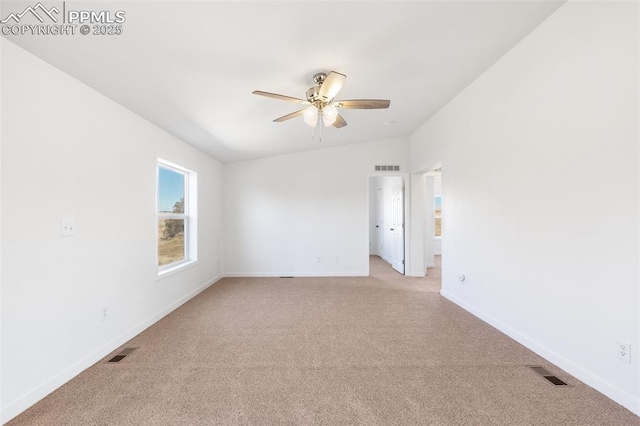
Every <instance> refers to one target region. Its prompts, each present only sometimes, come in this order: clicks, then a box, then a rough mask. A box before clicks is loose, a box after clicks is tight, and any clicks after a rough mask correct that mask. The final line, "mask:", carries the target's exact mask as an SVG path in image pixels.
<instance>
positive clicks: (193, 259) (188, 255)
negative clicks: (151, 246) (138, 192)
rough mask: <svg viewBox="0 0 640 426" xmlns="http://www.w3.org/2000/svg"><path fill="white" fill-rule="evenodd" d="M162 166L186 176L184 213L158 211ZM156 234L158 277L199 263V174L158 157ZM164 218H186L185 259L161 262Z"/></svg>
mask: <svg viewBox="0 0 640 426" xmlns="http://www.w3.org/2000/svg"><path fill="white" fill-rule="evenodd" d="M160 168H164V169H168V170H171V171H172V172H175V173H180V174H181V175H183V176H184V213H170V212H159V211H158V194H159V191H160ZM155 212H156V214H155V216H156V220H155V229H156V232H155V235H156V248H155V253H156V255H155V260H156V267H157V271H158V277H159V278H163V277H165V276H169V275H173V274H174V273H176V272H179V271H181V270H183V269H186V268H188V267H191V266H194V265H195V264H197V260H198V259H197V216H196V212H197V174H196V173H195V172H193V171H191V170H188V169H186V168H184V167H182V166H179V165H177V164H174V163H171V162H169V161H166V160H163V159H160V158H158V159H157V162H156V203H155ZM162 219H182V220H184V259H182V260H179V261H176V262H172V263H168V264H166V265H162V266H160V265H158V264H159V243H160V241H159V236H158V222H159V221H160V220H162Z"/></svg>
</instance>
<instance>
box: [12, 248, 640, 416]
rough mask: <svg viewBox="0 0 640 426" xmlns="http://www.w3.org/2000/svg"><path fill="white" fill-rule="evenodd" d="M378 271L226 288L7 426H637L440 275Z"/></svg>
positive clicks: (376, 262) (212, 291)
mask: <svg viewBox="0 0 640 426" xmlns="http://www.w3.org/2000/svg"><path fill="white" fill-rule="evenodd" d="M385 265H386V266H388V264H386V263H385V262H383V261H382V260H381V259H379V258H371V276H370V277H363V278H292V279H281V278H226V279H223V280H221V281H219V282H218V283H217V284H215V285H213V286H212V287H210V288H209V289H208V290H206V291H205V292H203V293H202V294H201V295H199V296H198V297H196V298H194V299H193V300H191V301H190V302H188V303H186V304H185V305H184V306H182V307H181V308H179V309H178V310H176V311H175V312H173V313H172V314H170V315H169V316H167V317H166V318H164V319H163V320H161V321H160V322H158V323H157V324H155V325H154V326H152V327H151V328H149V329H148V330H146V331H145V332H143V333H142V334H140V335H139V336H137V337H136V338H134V339H133V340H131V341H130V342H129V343H128V344H126V345H125V347H137V348H138V349H137V350H135V351H134V352H133V353H132V354H131V355H129V356H128V357H127V358H125V359H124V360H123V361H122V362H120V363H118V364H107V363H106V362H105V361H106V359H105V360H103V361H102V362H100V363H98V364H96V365H94V366H93V367H91V368H90V369H88V370H87V371H85V372H83V373H82V374H80V375H79V376H78V377H76V378H75V379H74V380H72V381H71V382H69V383H68V384H66V385H65V386H63V387H62V388H61V389H59V390H58V391H56V392H54V393H53V394H51V395H49V396H48V397H46V398H45V399H44V400H43V401H41V402H40V403H38V404H37V405H36V406H34V407H32V408H31V409H30V410H28V411H26V412H25V413H23V414H22V415H21V416H19V417H17V418H16V419H14V421H12V422H10V423H9V424H10V425H36V424H37V425H44V424H47V425H87V424H105V425H182V424H218V425H222V424H327V425H329V424H367V425H372V424H433V425H470V424H475V425H478V424H479V425H525V424H531V425H558V424H563V425H603V424H628V425H631V424H638V418H637V417H636V416H634V415H633V414H631V413H630V412H629V411H627V410H626V409H624V408H622V407H621V406H619V405H617V404H616V403H614V402H612V401H611V400H609V399H608V398H606V397H604V396H602V395H601V394H599V393H598V392H596V391H595V390H592V389H591V388H589V387H587V386H585V385H584V384H582V383H580V382H579V381H577V380H576V379H574V378H572V377H570V376H567V375H566V374H564V373H563V372H562V371H560V370H559V369H558V368H556V367H554V366H552V365H549V364H548V363H546V362H545V361H544V360H542V359H541V358H540V357H538V356H536V355H535V354H533V353H532V352H531V351H529V350H527V349H526V348H524V347H522V346H521V345H519V344H518V343H516V342H514V341H513V340H511V339H510V338H508V337H506V336H505V335H503V334H502V333H500V332H498V331H497V330H495V329H493V328H492V327H490V326H488V325H487V324H485V323H484V322H482V321H481V320H479V319H477V318H475V317H474V316H472V315H471V314H469V313H467V312H465V311H464V310H462V309H460V308H458V307H457V306H456V305H454V304H452V303H450V302H448V301H447V300H445V299H444V298H442V297H441V296H440V295H439V294H438V290H439V286H440V282H439V273H440V271H439V267H437V268H433V269H430V270H429V272H430V274H429V277H427V278H408V277H404V276H402V275H399V274H398V273H397V272H395V271H393V270H391V271H389V270H390V266H389V268H387V267H386V266H385ZM43 356H46V354H43ZM110 357H111V356H109V357H107V358H110ZM531 364H535V365H544V366H546V367H547V368H548V369H549V370H551V371H552V372H553V373H555V374H557V375H558V376H560V377H561V378H562V379H564V380H565V381H567V382H568V383H569V384H570V386H553V385H552V384H550V383H548V382H547V381H546V380H544V379H543V378H541V377H540V376H537V375H536V374H535V373H533V372H532V371H531V370H530V369H528V368H527V367H525V365H531Z"/></svg>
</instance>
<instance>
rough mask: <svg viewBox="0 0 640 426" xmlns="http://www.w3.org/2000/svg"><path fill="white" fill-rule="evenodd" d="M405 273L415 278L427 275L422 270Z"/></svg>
mask: <svg viewBox="0 0 640 426" xmlns="http://www.w3.org/2000/svg"><path fill="white" fill-rule="evenodd" d="M405 275H406V276H407V277H416V278H424V277H426V276H427V274H425V273H424V272H406V273H405Z"/></svg>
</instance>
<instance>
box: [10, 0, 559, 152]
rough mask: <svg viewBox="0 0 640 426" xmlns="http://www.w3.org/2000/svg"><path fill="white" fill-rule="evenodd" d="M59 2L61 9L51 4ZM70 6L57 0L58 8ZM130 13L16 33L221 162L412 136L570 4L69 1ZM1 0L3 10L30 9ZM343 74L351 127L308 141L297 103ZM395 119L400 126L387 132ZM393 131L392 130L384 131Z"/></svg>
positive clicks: (64, 67) (52, 60)
mask: <svg viewBox="0 0 640 426" xmlns="http://www.w3.org/2000/svg"><path fill="white" fill-rule="evenodd" d="M43 3H45V4H48V5H49V4H56V2H43ZM58 3H61V2H58ZM70 4H72V5H73V7H74V8H75V9H78V10H80V9H86V10H111V11H116V10H124V11H125V12H126V22H125V23H124V24H123V30H124V31H123V34H122V35H111V36H108V35H92V34H90V35H86V36H83V35H79V34H77V35H74V36H42V35H40V36H29V35H19V36H9V37H8V38H9V39H10V40H12V41H13V42H15V43H17V44H18V45H20V46H22V47H23V48H25V49H27V50H29V51H31V52H32V53H34V54H35V55H37V56H39V57H41V58H42V59H44V60H46V61H47V62H49V63H51V64H53V65H54V66H56V67H58V68H60V69H61V70H63V71H64V72H66V73H68V74H70V75H71V76H73V77H75V78H76V79H78V80H80V81H82V82H84V83H85V84H87V85H88V86H90V87H92V88H94V89H95V90H97V91H99V92H101V93H103V94H104V95H106V96H107V97H109V98H111V99H113V100H114V101H116V102H118V103H120V104H122V105H124V106H125V107H127V108H129V109H131V110H132V111H134V112H136V113H137V114H139V115H140V116H142V117H144V118H146V119H148V120H149V121H151V122H153V123H155V124H157V125H158V126H160V127H161V128H164V129H166V130H167V131H169V132H170V133H172V134H174V135H176V136H177V137H179V138H181V139H182V140H184V141H186V142H188V143H190V144H192V145H194V146H195V147H197V148H199V149H201V150H202V151H204V152H206V153H208V154H210V155H212V156H213V157H215V158H217V159H218V160H220V161H222V162H233V161H241V160H246V159H252V158H260V157H265V156H271V155H277V154H282V153H287V152H295V151H302V150H311V149H318V148H321V147H328V146H335V145H341V144H349V143H356V142H362V141H367V140H375V139H381V138H385V137H392V136H400V135H408V134H410V133H411V132H412V131H414V130H415V129H416V128H417V127H419V126H420V125H421V124H422V123H424V122H425V121H426V120H427V119H428V118H429V117H431V116H432V115H433V114H435V113H436V112H437V111H438V110H439V109H440V108H441V107H442V106H444V105H445V104H446V103H447V102H448V101H450V100H451V99H452V98H453V97H455V95H456V94H458V93H459V92H460V91H461V90H463V89H464V88H465V87H466V86H467V85H469V84H470V83H471V82H472V81H473V80H474V79H475V78H477V77H478V76H479V75H481V74H482V73H483V72H484V71H485V70H486V69H487V68H489V67H490V66H491V65H492V64H493V63H495V61H497V60H498V59H499V58H500V57H501V56H502V55H504V54H505V53H506V52H507V51H508V50H509V49H511V48H512V47H513V46H514V45H515V44H517V43H518V42H519V41H520V40H522V38H524V37H525V36H526V35H527V34H528V33H529V32H531V31H532V30H533V29H534V28H535V27H536V26H538V25H539V24H540V23H541V22H542V21H544V20H545V19H546V18H547V17H548V16H549V15H550V14H552V13H553V12H554V11H555V10H556V9H557V8H558V7H559V6H560V5H561V4H562V2H561V1H469V2H464V1H425V2H419V1H413V2H400V1H387V2H365V1H357V2H341V1H322V2H314V1H309V2H275V1H274V2H271V1H260V2H188V1H173V2H166V1H165V2H127V1H117V2H73V3H70V2H67V5H70ZM24 5H25V3H22V2H21V3H19V4H18V5H15V4H12V3H10V2H5V4H4V5H3V6H2V14H3V15H6V13H5V12H7V11H10V10H11V9H16V10H17V9H24ZM331 70H335V71H338V72H341V73H343V74H346V75H347V77H348V78H347V80H346V83H345V84H344V87H343V89H342V91H341V92H340V94H339V95H338V98H340V99H359V98H382V99H390V100H391V107H390V108H389V109H386V110H346V111H343V112H342V115H343V116H344V118H345V119H346V121H347V123H348V126H346V127H344V128H342V129H335V128H333V127H331V128H326V129H323V140H322V143H320V142H319V141H318V139H317V138H316V139H315V140H312V139H311V128H310V127H309V126H307V125H306V124H304V122H303V120H302V118H301V117H299V118H297V119H294V120H290V121H287V122H284V123H273V122H272V120H273V119H275V118H277V117H280V116H282V115H285V114H287V113H289V112H293V111H295V110H296V109H299V108H298V107H297V105H295V104H292V103H287V102H282V101H278V100H273V99H269V98H264V97H259V96H255V95H252V94H251V92H252V91H253V90H256V89H259V90H264V91H269V92H277V93H282V94H286V95H290V96H295V97H304V93H305V91H306V90H307V89H308V88H309V87H311V86H313V82H312V76H313V74H315V73H316V72H319V71H331ZM389 122H393V124H389ZM385 123H386V124H385Z"/></svg>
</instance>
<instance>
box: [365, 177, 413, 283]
mask: <svg viewBox="0 0 640 426" xmlns="http://www.w3.org/2000/svg"><path fill="white" fill-rule="evenodd" d="M369 191H370V192H369V254H370V255H373V256H379V257H380V258H381V259H382V260H384V261H385V262H386V263H388V264H389V265H390V267H392V268H393V269H395V270H396V271H397V272H399V273H401V274H403V275H404V273H405V233H404V231H405V225H404V222H405V218H404V206H405V193H404V192H405V187H404V178H403V177H401V176H372V177H370V178H369Z"/></svg>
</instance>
